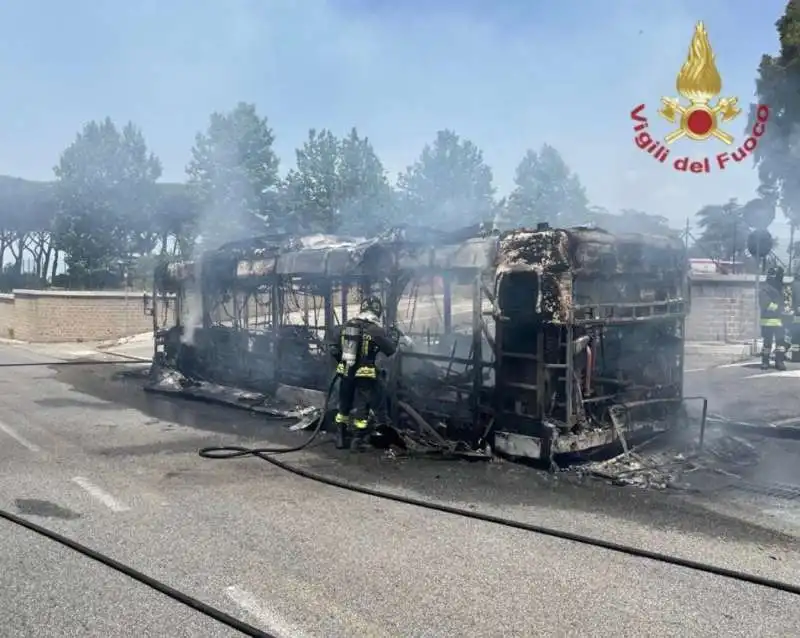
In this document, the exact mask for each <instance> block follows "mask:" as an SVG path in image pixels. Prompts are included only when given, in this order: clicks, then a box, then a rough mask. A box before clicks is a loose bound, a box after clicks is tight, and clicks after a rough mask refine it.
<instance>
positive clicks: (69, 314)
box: [0, 274, 788, 342]
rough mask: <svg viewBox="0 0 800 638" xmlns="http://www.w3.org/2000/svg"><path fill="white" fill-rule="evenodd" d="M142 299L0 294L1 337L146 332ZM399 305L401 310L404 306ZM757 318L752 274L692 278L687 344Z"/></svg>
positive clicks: (717, 338)
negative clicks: (689, 341)
mask: <svg viewBox="0 0 800 638" xmlns="http://www.w3.org/2000/svg"><path fill="white" fill-rule="evenodd" d="M787 281H788V280H787ZM426 293H427V295H430V292H429V291H427V290H422V291H420V294H422V295H423V296H425V295H426ZM143 296H144V293H143V292H122V291H97V292H95V291H58V290H45V291H41V290H15V291H14V294H11V295H0V337H2V338H10V339H21V340H24V341H39V342H48V341H49V342H58V341H62V342H66V341H103V340H106V339H115V338H118V337H125V336H130V335H134V334H140V333H142V332H148V331H150V330H151V329H152V325H153V324H152V318H151V317H150V316H148V315H145V314H144V304H143ZM401 305H402V306H403V310H405V304H401ZM231 310H232V309H231ZM354 310H355V309H354ZM756 313H757V308H756V300H755V279H754V277H753V276H752V275H717V274H695V275H694V277H693V279H692V286H691V312H690V314H689V318H688V320H687V329H686V332H687V339H689V340H692V341H714V342H743V341H747V340H750V339H753V338H754V337H755V336H756V331H757V326H756ZM258 314H263V310H261V311H260V312H259V313H258ZM253 315H254V316H255V310H254V312H253Z"/></svg>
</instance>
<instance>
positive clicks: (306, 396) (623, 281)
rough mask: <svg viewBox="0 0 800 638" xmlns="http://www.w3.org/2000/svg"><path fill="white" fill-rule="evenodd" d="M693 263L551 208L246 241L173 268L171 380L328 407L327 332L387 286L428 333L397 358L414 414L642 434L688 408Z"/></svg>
mask: <svg viewBox="0 0 800 638" xmlns="http://www.w3.org/2000/svg"><path fill="white" fill-rule="evenodd" d="M686 275H687V269H686V259H685V253H684V249H683V245H682V244H681V243H680V242H679V241H678V240H674V239H671V238H666V237H654V236H642V235H630V236H619V235H611V234H609V233H606V232H604V231H602V230H598V229H588V228H572V229H551V228H549V227H546V225H541V226H540V228H538V229H537V230H514V231H510V232H507V233H504V234H500V235H498V234H490V233H485V232H481V231H480V229H478V228H473V229H467V230H465V231H459V232H458V233H452V234H450V235H449V236H448V235H445V234H439V235H434V234H433V233H431V232H427V231H426V233H425V234H424V235H421V236H418V237H414V236H412V234H411V233H410V232H409V231H393V232H392V233H389V234H387V235H386V236H383V237H378V238H374V239H369V240H355V239H343V238H334V237H323V236H316V237H302V238H297V237H289V236H271V237H265V238H258V239H253V240H249V241H247V242H238V243H234V244H228V245H225V246H223V247H221V248H220V249H218V250H216V251H212V252H209V253H205V254H204V255H202V257H201V258H200V259H199V260H198V261H197V262H196V263H172V264H168V265H165V266H164V267H163V268H161V269H160V270H159V272H158V273H157V275H156V286H155V290H156V293H155V296H154V299H153V310H152V312H153V316H154V328H155V330H156V337H157V338H156V342H157V346H156V347H157V353H156V357H155V359H154V366H153V387H156V388H157V389H159V388H160V389H165V388H167V387H171V388H172V390H173V391H175V392H179V393H184V394H193V393H194V394H202V393H201V391H200V389H199V388H201V387H202V386H204V387H205V390H203V392H205V393H206V395H207V394H208V393H209V392H211V393H213V392H216V393H217V394H218V395H219V396H220V397H223V398H224V397H234V398H233V399H232V400H233V401H235V402H237V403H239V404H242V403H244V404H247V405H248V407H250V408H251V409H255V410H257V411H265V412H270V411H271V410H273V411H274V410H277V409H278V408H277V407H276V405H277V404H276V403H275V402H274V401H275V398H276V397H277V398H278V399H281V400H282V401H283V402H284V404H285V401H287V400H288V401H292V402H295V403H299V404H301V405H302V404H304V403H305V404H306V405H311V406H312V408H313V407H316V408H318V407H319V406H320V405H321V404H322V402H323V400H324V394H325V391H326V389H327V388H328V385H329V381H330V379H331V375H332V372H333V365H334V364H333V361H332V360H331V358H330V357H329V356H328V353H327V350H326V342H327V340H328V339H329V338H330V335H331V333H332V330H333V329H334V327H335V326H337V325H341V324H342V323H344V322H345V321H346V320H347V318H348V316H352V315H353V314H354V313H355V312H357V308H358V302H359V299H361V298H363V297H364V296H366V295H367V294H371V295H377V296H380V297H381V298H382V300H383V303H384V308H385V317H384V321H385V322H386V324H387V326H389V327H395V326H397V327H399V328H400V329H401V330H402V332H403V333H404V334H406V335H408V336H410V337H411V338H412V339H413V341H414V347H413V348H412V349H411V350H402V351H401V352H399V353H398V354H397V355H395V356H394V357H392V358H391V359H387V360H385V362H384V364H383V367H384V371H385V372H384V374H385V383H386V387H387V392H386V394H387V396H388V401H389V411H388V414H389V415H390V421H391V423H392V425H393V427H394V428H396V429H397V430H398V431H400V432H403V433H405V434H407V435H408V436H409V437H411V438H412V439H415V440H417V441H419V442H422V443H424V444H426V445H431V446H438V447H443V446H449V448H450V449H454V448H458V449H461V450H474V451H483V450H486V448H487V446H488V447H491V448H492V449H493V450H494V451H496V452H498V453H502V454H505V455H509V456H512V457H529V458H541V459H548V458H549V459H552V458H553V457H555V456H557V455H559V454H565V453H574V452H584V451H587V450H590V449H594V448H597V447H600V446H605V445H608V444H611V443H614V442H617V441H621V442H622V443H623V444H626V443H627V441H628V439H633V438H635V437H636V436H638V435H640V434H641V435H644V434H652V433H655V432H659V431H665V430H667V429H669V428H670V427H671V426H673V425H675V424H676V423H678V422H680V421H681V420H682V418H683V414H684V409H683V339H684V337H683V335H684V322H685V316H686V312H687V310H688V308H687V305H688V304H687V300H686V299H685V291H686V290H687V286H686ZM165 308H168V310H169V311H168V312H165ZM167 316H169V317H170V319H169V323H171V324H172V325H166V324H165V323H164V317H167ZM155 317H160V319H159V320H156V319H155ZM171 374H175V375H177V376H178V377H179V380H178V381H175V380H174V379H173V380H172V381H170V375H171ZM170 384H172V385H171V386H170ZM232 388H236V389H237V390H236V391H234V390H232ZM299 412H302V410H299V411H298V413H299Z"/></svg>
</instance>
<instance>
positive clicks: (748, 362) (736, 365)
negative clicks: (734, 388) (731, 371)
mask: <svg viewBox="0 0 800 638" xmlns="http://www.w3.org/2000/svg"><path fill="white" fill-rule="evenodd" d="M756 363H758V361H757V360H756V358H755V357H753V358H752V359H747V360H746V361H737V362H735V363H726V364H724V365H721V366H717V368H744V367H745V366H752V365H754V364H756Z"/></svg>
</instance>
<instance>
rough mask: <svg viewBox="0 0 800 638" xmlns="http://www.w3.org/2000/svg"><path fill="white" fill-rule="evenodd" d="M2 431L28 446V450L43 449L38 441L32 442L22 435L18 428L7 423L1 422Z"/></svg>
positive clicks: (22, 444)
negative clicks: (37, 443)
mask: <svg viewBox="0 0 800 638" xmlns="http://www.w3.org/2000/svg"><path fill="white" fill-rule="evenodd" d="M0 431H2V432H5V433H6V434H7V435H8V436H10V437H11V438H12V439H14V440H15V441H16V442H17V443H19V444H20V445H21V446H22V447H25V448H28V450H30V451H31V452H41V451H42V448H40V447H39V446H38V445H36V443H31V442H30V441H29V440H28V439H26V438H25V437H24V436H22V435H21V434H19V433H18V432H17V431H16V430H14V429H13V428H12V427H11V426H10V425H6V424H5V423H2V422H0Z"/></svg>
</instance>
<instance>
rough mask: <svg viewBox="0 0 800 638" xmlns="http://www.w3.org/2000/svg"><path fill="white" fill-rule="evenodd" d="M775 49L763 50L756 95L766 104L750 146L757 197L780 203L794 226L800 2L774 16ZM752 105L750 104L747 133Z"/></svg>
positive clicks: (799, 218)
mask: <svg viewBox="0 0 800 638" xmlns="http://www.w3.org/2000/svg"><path fill="white" fill-rule="evenodd" d="M776 27H777V30H778V38H779V41H780V52H779V53H778V55H775V56H772V55H764V56H763V57H762V59H761V64H760V65H759V68H758V77H757V79H756V94H757V95H758V99H759V102H760V103H761V104H766V105H767V106H768V107H769V111H770V115H769V120H768V122H767V125H766V132H765V134H764V135H763V136H762V137H761V138H760V139H759V140H758V146H757V147H756V149H755V150H754V157H755V161H756V165H757V166H758V171H759V177H760V181H761V187H760V189H759V194H760V196H761V197H762V198H763V199H764V200H766V202H768V203H772V204H776V203H777V204H779V205H780V207H781V209H782V210H783V212H784V214H785V215H786V217H787V218H788V219H789V220H790V222H791V223H793V224H794V225H795V226H797V225H798V224H800V135H799V134H800V2H797V1H795V0H792V1H791V2H789V3H788V4H787V6H786V11H785V12H784V15H783V16H782V17H781V18H780V19H779V20H778V21H777V23H776ZM756 110H757V107H756V105H753V106H752V107H751V109H750V118H749V120H750V121H749V123H748V129H747V130H748V135H749V131H750V129H751V127H752V126H753V123H754V121H755V115H756Z"/></svg>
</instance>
